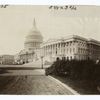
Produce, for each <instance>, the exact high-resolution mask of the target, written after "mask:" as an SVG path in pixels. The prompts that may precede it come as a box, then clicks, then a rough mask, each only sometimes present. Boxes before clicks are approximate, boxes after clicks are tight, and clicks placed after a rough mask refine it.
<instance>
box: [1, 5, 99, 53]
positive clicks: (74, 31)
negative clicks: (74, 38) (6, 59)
mask: <svg viewBox="0 0 100 100" xmlns="http://www.w3.org/2000/svg"><path fill="white" fill-rule="evenodd" d="M49 7H50V6H32V5H30V6H28V5H27V6H25V5H20V6H18V5H17V6H16V5H9V6H7V7H6V8H0V54H16V53H18V52H19V51H20V50H22V49H23V48H24V41H25V37H26V36H27V35H28V33H29V31H30V30H31V29H32V25H33V20H34V18H35V20H36V25H37V28H38V30H39V31H40V32H41V34H42V35H43V37H44V41H46V40H48V39H51V38H58V37H65V36H66V37H67V36H69V35H79V36H83V37H85V38H93V39H96V40H98V41H100V7H99V6H75V7H76V10H71V9H70V8H68V9H67V10H65V9H58V10H55V9H54V7H53V6H52V7H51V9H49ZM59 7H61V6H59ZM63 7H65V6H63ZM68 7H69V6H68Z"/></svg>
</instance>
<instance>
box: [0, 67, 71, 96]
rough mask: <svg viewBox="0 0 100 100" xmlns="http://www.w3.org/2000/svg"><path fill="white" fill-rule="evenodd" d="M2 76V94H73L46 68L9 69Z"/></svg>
mask: <svg viewBox="0 0 100 100" xmlns="http://www.w3.org/2000/svg"><path fill="white" fill-rule="evenodd" d="M8 72H9V73H5V74H2V75H1V76H0V94H29V95H66V94H72V93H71V92H70V91H69V90H67V89H66V88H65V87H64V86H62V85H61V84H59V83H57V82H56V81H54V80H53V79H51V78H50V77H49V76H45V75H44V70H41V69H36V70H8Z"/></svg>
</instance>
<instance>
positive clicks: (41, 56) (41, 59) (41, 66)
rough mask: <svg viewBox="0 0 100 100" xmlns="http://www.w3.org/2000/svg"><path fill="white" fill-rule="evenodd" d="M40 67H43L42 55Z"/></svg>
mask: <svg viewBox="0 0 100 100" xmlns="http://www.w3.org/2000/svg"><path fill="white" fill-rule="evenodd" d="M41 68H42V69H43V56H41Z"/></svg>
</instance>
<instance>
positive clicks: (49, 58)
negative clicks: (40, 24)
mask: <svg viewBox="0 0 100 100" xmlns="http://www.w3.org/2000/svg"><path fill="white" fill-rule="evenodd" d="M58 57H59V58H60V59H62V58H63V57H64V58H66V59H69V60H72V59H76V60H86V59H91V60H97V59H100V41H97V40H94V39H86V38H83V37H81V36H77V35H71V36H66V37H63V38H58V39H49V40H48V41H45V42H43V36H42V34H41V33H40V31H39V30H38V29H37V26H36V22H35V19H34V22H33V27H32V29H31V30H30V31H29V33H28V35H27V36H26V38H25V42H24V49H23V50H21V51H20V52H19V53H18V54H17V55H16V56H15V62H17V63H21V64H24V63H29V62H33V61H37V60H41V58H42V59H43V62H44V63H45V62H53V61H55V60H56V58H58Z"/></svg>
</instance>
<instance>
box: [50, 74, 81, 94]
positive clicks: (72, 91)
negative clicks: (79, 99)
mask: <svg viewBox="0 0 100 100" xmlns="http://www.w3.org/2000/svg"><path fill="white" fill-rule="evenodd" d="M48 77H49V78H50V79H52V80H54V81H56V82H57V83H59V84H61V85H62V86H63V87H65V88H66V89H67V90H69V91H70V92H71V93H72V95H80V94H79V93H77V91H75V90H73V89H72V88H71V87H69V86H68V85H66V84H64V83H62V82H61V81H59V80H58V79H56V78H54V77H52V76H50V75H48Z"/></svg>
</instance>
